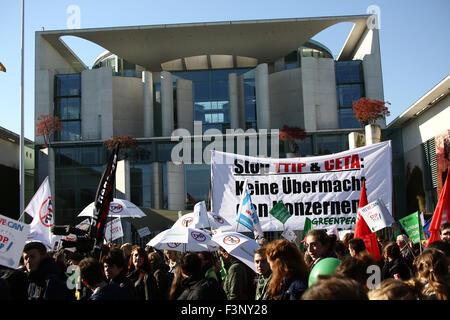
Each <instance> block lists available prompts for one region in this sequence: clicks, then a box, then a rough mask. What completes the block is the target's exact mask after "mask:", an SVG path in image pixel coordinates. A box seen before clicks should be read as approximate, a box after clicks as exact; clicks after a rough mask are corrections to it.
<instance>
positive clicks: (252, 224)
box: [236, 179, 264, 239]
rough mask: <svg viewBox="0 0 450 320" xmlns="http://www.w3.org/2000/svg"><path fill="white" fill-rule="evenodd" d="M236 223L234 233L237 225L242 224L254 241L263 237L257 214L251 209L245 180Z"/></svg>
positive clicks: (251, 205)
mask: <svg viewBox="0 0 450 320" xmlns="http://www.w3.org/2000/svg"><path fill="white" fill-rule="evenodd" d="M236 222H237V223H236V232H237V231H238V227H239V224H242V225H243V226H244V227H246V228H247V229H249V230H250V231H251V232H253V233H254V235H255V239H258V238H263V237H264V233H263V231H262V228H261V223H260V222H259V217H258V213H257V212H256V210H255V209H254V208H253V203H252V199H251V197H250V192H248V187H247V179H245V182H244V187H243V191H242V195H241V201H240V202H239V209H238V212H237V215H236Z"/></svg>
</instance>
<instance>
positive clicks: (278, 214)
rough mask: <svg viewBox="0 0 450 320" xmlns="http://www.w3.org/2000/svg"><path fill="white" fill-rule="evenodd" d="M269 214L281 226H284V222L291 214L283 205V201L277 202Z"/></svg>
mask: <svg viewBox="0 0 450 320" xmlns="http://www.w3.org/2000/svg"><path fill="white" fill-rule="evenodd" d="M269 213H270V214H271V215H272V216H274V217H275V218H276V219H278V220H279V221H280V222H281V223H283V224H285V223H286V221H287V220H288V219H289V218H290V217H291V213H290V212H289V210H288V209H286V207H285V206H284V205H283V201H279V202H278V203H277V204H276V205H274V206H273V208H272V209H271V210H270V211H269Z"/></svg>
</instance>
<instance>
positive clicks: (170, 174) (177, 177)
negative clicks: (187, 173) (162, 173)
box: [167, 162, 186, 210]
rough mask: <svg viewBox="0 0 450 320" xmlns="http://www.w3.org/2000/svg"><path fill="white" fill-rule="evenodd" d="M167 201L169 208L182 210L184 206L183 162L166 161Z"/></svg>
mask: <svg viewBox="0 0 450 320" xmlns="http://www.w3.org/2000/svg"><path fill="white" fill-rule="evenodd" d="M167 202H168V209H169V210H184V208H185V206H186V191H185V190H184V165H183V164H180V165H176V164H174V163H173V162H167Z"/></svg>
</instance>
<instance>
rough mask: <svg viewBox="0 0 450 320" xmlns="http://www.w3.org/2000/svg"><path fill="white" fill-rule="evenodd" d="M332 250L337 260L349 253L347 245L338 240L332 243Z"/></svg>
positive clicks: (342, 258)
mask: <svg viewBox="0 0 450 320" xmlns="http://www.w3.org/2000/svg"><path fill="white" fill-rule="evenodd" d="M334 252H336V255H337V258H338V259H339V260H344V259H345V258H346V257H347V256H348V255H349V254H350V253H349V251H348V248H347V246H346V245H345V244H344V242H342V241H340V240H338V241H336V244H335V245H334Z"/></svg>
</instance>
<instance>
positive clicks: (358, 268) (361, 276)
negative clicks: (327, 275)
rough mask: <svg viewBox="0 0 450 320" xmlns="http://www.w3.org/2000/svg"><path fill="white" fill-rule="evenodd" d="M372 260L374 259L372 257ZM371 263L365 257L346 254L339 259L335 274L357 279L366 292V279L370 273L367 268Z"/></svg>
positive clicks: (367, 289)
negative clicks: (359, 257) (360, 257)
mask: <svg viewBox="0 0 450 320" xmlns="http://www.w3.org/2000/svg"><path fill="white" fill-rule="evenodd" d="M374 261H375V259H373V262H374ZM371 265H373V263H371V262H369V261H367V260H365V259H358V258H356V257H351V256H347V257H346V258H344V259H343V260H341V263H340V264H339V265H338V266H337V268H336V271H335V274H337V275H341V276H343V277H346V278H349V279H353V280H356V281H358V282H359V283H360V284H361V285H362V286H363V288H364V289H365V290H366V292H367V291H369V288H368V285H367V284H368V283H367V281H368V279H369V277H371V275H372V273H370V272H368V270H369V269H368V268H369V267H370V266H371Z"/></svg>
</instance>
